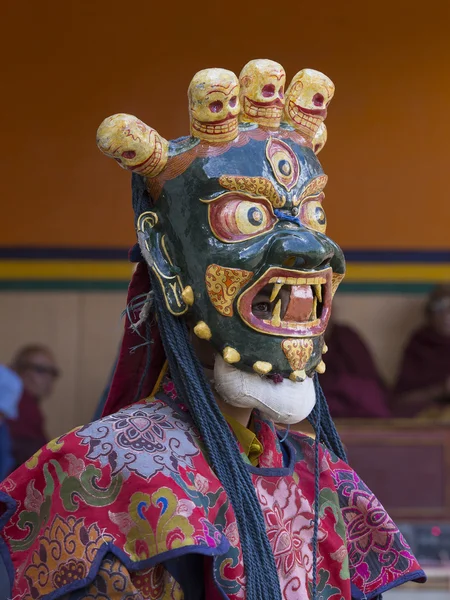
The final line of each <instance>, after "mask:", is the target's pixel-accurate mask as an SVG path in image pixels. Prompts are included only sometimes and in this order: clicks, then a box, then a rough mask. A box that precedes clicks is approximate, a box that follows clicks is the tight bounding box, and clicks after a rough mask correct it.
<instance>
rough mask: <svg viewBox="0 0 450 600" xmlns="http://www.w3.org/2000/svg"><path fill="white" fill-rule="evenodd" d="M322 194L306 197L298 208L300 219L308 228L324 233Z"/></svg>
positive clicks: (325, 218) (324, 219) (325, 219)
mask: <svg viewBox="0 0 450 600" xmlns="http://www.w3.org/2000/svg"><path fill="white" fill-rule="evenodd" d="M323 198H324V194H319V195H318V196H313V197H311V198H307V199H306V200H304V201H303V203H302V205H301V208H300V221H301V222H302V223H303V225H305V226H306V227H308V228H309V229H314V231H319V232H320V233H325V231H326V229H327V217H326V215H325V211H324V210H323V207H322V200H323Z"/></svg>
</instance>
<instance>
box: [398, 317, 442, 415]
mask: <svg viewBox="0 0 450 600" xmlns="http://www.w3.org/2000/svg"><path fill="white" fill-rule="evenodd" d="M448 378H450V337H447V336H443V335H440V334H439V333H437V332H436V331H435V330H434V329H431V327H430V326H423V327H421V328H420V329H418V330H417V331H415V332H414V333H413V335H412V336H411V338H410V340H409V342H408V344H407V346H406V348H405V351H404V354H403V359H402V362H401V365H400V371H399V375H398V378H397V383H396V385H395V389H394V394H395V396H398V395H400V394H404V393H406V392H412V391H416V390H421V389H426V388H431V387H434V386H436V387H438V386H440V385H442V387H444V384H445V382H446V380H447V379H448ZM435 400H442V401H444V400H445V398H443V397H442V395H441V396H439V397H437V398H435ZM447 400H448V403H449V404H450V397H448V398H447ZM429 405H430V402H428V403H426V404H424V405H419V406H416V407H415V408H414V412H413V414H411V408H410V407H404V408H405V409H407V410H408V416H415V415H416V414H417V413H419V412H421V411H422V410H423V409H424V408H427V406H429ZM399 411H400V413H403V412H404V410H403V411H401V407H399ZM397 412H398V411H397ZM400 413H399V414H400Z"/></svg>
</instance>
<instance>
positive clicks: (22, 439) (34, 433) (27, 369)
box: [9, 344, 60, 468]
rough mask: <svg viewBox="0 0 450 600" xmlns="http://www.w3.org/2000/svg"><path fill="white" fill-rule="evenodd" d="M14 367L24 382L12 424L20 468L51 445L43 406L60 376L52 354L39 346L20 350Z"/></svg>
mask: <svg viewBox="0 0 450 600" xmlns="http://www.w3.org/2000/svg"><path fill="white" fill-rule="evenodd" d="M11 367H12V368H13V369H14V371H15V372H16V373H17V374H18V375H19V377H20V378H21V379H22V382H23V394H22V397H21V399H20V403H19V415H18V418H17V419H16V420H14V421H9V431H10V435H11V439H12V449H13V456H14V461H15V468H17V467H18V466H20V465H21V464H23V463H24V462H25V461H27V460H28V459H29V458H30V457H31V456H32V455H33V454H34V453H35V452H37V451H38V450H39V449H40V448H41V447H42V446H43V445H45V444H46V443H47V442H48V436H47V433H46V431H45V424H44V415H43V413H42V409H41V403H42V401H43V400H44V399H45V398H47V397H49V396H51V394H52V392H53V388H54V385H55V382H56V379H57V378H58V377H59V374H60V373H59V369H58V367H57V366H56V361H55V358H54V356H53V353H52V352H51V351H50V350H49V348H47V347H45V346H42V345H38V344H36V345H29V346H25V347H23V348H21V349H20V350H19V351H18V352H17V354H16V355H15V357H14V358H13V361H12V365H11Z"/></svg>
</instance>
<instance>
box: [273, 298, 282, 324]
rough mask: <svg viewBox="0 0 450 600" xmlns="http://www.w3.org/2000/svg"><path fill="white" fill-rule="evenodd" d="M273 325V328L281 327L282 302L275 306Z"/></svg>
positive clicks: (279, 301)
mask: <svg viewBox="0 0 450 600" xmlns="http://www.w3.org/2000/svg"><path fill="white" fill-rule="evenodd" d="M271 324H272V325H273V327H280V326H281V300H278V302H277V303H276V305H275V308H274V309H273V316H272V320H271Z"/></svg>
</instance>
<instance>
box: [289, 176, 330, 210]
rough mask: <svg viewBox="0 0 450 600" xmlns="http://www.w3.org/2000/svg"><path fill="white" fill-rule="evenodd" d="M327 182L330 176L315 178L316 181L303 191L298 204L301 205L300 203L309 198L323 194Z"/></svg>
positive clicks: (312, 181) (308, 184)
mask: <svg viewBox="0 0 450 600" xmlns="http://www.w3.org/2000/svg"><path fill="white" fill-rule="evenodd" d="M327 181H328V175H319V176H318V177H314V179H312V180H311V181H309V182H308V183H307V184H306V185H305V187H304V188H303V189H302V191H301V192H300V195H299V197H298V200H297V203H296V204H300V202H301V201H302V200H304V199H305V198H307V197H308V196H314V195H315V194H318V193H319V192H321V191H322V190H323V189H324V187H325V186H326V185H327Z"/></svg>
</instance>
